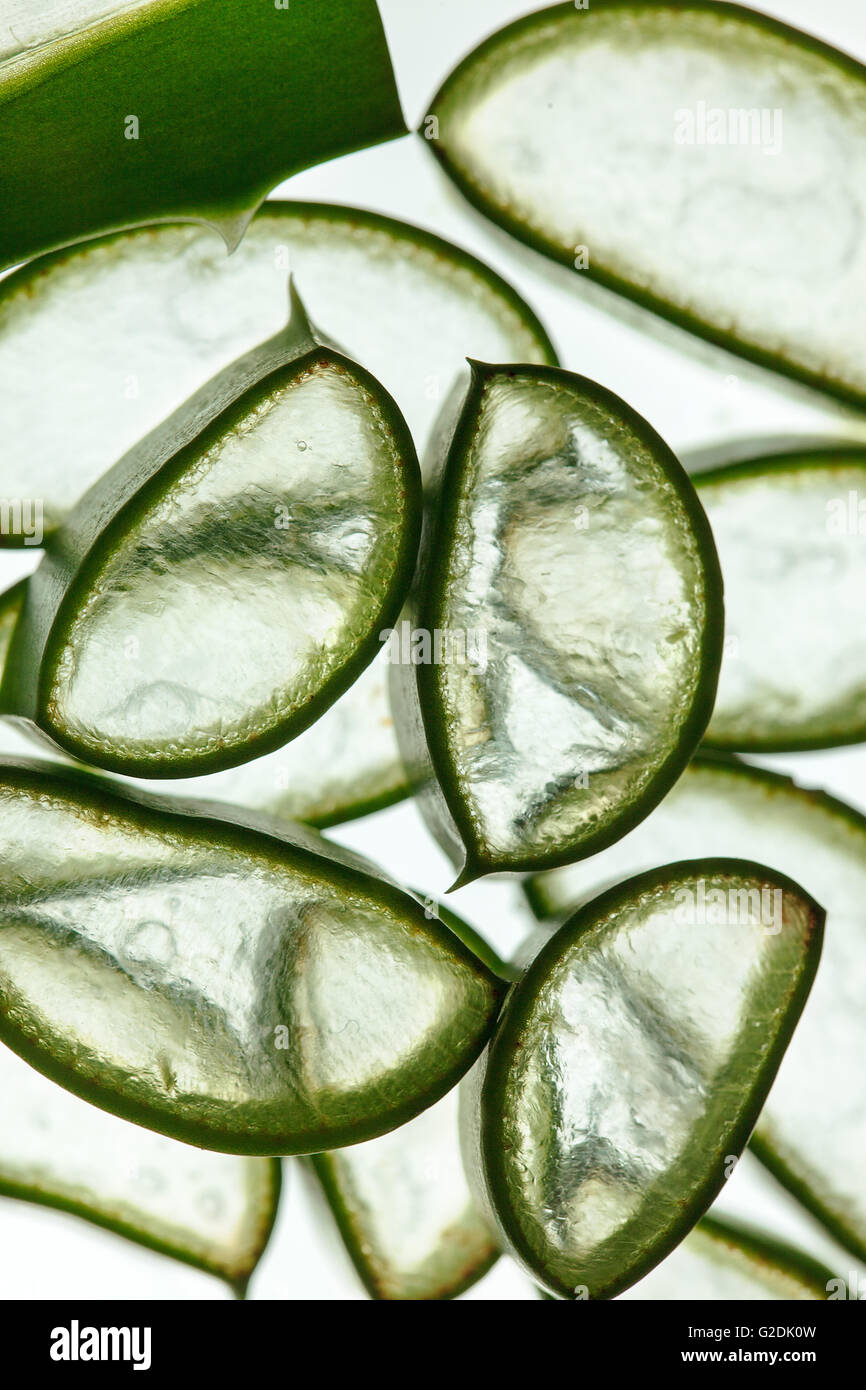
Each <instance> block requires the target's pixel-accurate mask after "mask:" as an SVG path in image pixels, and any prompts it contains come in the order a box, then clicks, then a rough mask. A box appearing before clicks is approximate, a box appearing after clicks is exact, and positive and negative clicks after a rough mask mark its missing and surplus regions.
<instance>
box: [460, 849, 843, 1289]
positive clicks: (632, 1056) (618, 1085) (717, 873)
mask: <svg viewBox="0 0 866 1390" xmlns="http://www.w3.org/2000/svg"><path fill="white" fill-rule="evenodd" d="M766 902H769V903H770V904H771V905H772V908H773V916H772V918H767V919H766V920H765V918H764V905H765V903H766ZM823 923H824V914H823V911H822V909H821V908H819V907H818V906H817V904H816V903H815V902H814V901H813V900H812V899H811V898H808V897H807V896H806V895H805V894H804V893H803V891H802V890H801V889H799V888H798V887H797V886H796V885H795V884H793V883H792V882H791V881H790V880H788V879H783V878H781V877H780V876H778V875H776V874H775V873H773V872H771V871H769V870H765V869H763V868H762V867H761V866H759V865H757V864H750V863H748V862H746V861H744V860H734V859H724V860H722V859H717V860H695V861H690V862H688V863H683V864H674V865H668V866H667V867H665V868H663V869H657V870H655V871H653V872H651V873H649V874H645V875H642V876H640V877H638V878H635V879H631V880H629V881H628V882H627V883H626V884H623V885H621V886H620V887H619V888H616V889H613V890H611V891H610V892H609V893H606V894H604V895H603V896H602V897H600V898H597V899H595V901H594V902H592V903H590V904H589V905H588V906H587V907H585V908H583V909H581V910H580V911H579V912H578V913H577V914H576V915H575V916H574V917H572V918H570V919H569V921H568V922H567V923H566V924H565V925H564V926H563V927H562V928H561V929H560V930H559V931H558V932H557V933H556V934H555V935H554V936H553V937H552V939H551V940H550V941H549V942H548V944H547V945H546V946H544V947H543V948H542V950H541V951H540V952H539V954H538V955H537V956H536V958H535V960H534V961H533V963H532V964H531V965H530V967H529V969H528V970H527V972H526V974H525V975H524V976H523V978H522V980H520V981H519V982H518V983H517V984H516V985H515V986H514V987H513V989H512V990H511V992H510V994H509V996H508V999H507V1001H506V1005H505V1008H504V1010H503V1013H502V1016H501V1018H500V1021H499V1024H498V1025H497V1028H496V1030H495V1032H494V1035H493V1039H492V1041H491V1043H490V1045H489V1047H488V1048H487V1050H486V1052H485V1054H484V1058H483V1059H482V1061H481V1062H480V1063H479V1065H478V1067H477V1068H476V1069H475V1072H474V1073H473V1078H472V1084H471V1088H470V1089H471V1099H470V1101H469V1103H468V1104H467V1107H466V1112H467V1113H466V1120H467V1158H468V1160H469V1162H470V1163H471V1165H472V1168H471V1177H472V1179H473V1184H474V1187H475V1189H476V1192H477V1195H478V1197H479V1199H480V1200H483V1202H484V1203H485V1207H486V1209H487V1211H488V1212H489V1213H490V1214H491V1216H492V1217H493V1218H495V1219H496V1221H497V1224H498V1229H499V1231H500V1234H501V1236H502V1238H503V1241H504V1242H505V1244H506V1246H507V1248H509V1249H510V1250H511V1252H512V1253H513V1254H514V1255H515V1256H516V1257H517V1258H518V1259H519V1260H520V1261H521V1263H522V1264H523V1265H524V1267H525V1268H526V1269H527V1270H528V1272H529V1273H530V1274H531V1275H532V1276H533V1277H534V1278H536V1279H537V1280H539V1282H541V1283H542V1284H543V1285H545V1287H547V1288H548V1289H550V1290H551V1291H552V1292H554V1293H557V1294H559V1295H561V1296H563V1297H566V1298H573V1297H589V1298H594V1299H598V1298H613V1297H615V1296H616V1294H618V1293H621V1292H622V1291H623V1290H624V1289H626V1288H627V1287H628V1286H629V1285H630V1284H632V1283H634V1282H635V1280H636V1279H638V1278H640V1277H641V1275H643V1274H645V1273H648V1271H649V1270H650V1269H652V1267H653V1266H654V1265H655V1264H657V1263H658V1261H659V1260H660V1259H662V1258H663V1257H664V1256H665V1255H666V1254H667V1253H668V1252H669V1251H670V1250H671V1249H673V1247H674V1246H675V1245H676V1244H677V1243H678V1241H679V1240H681V1239H682V1237H683V1236H684V1235H685V1234H686V1233H687V1232H688V1230H689V1229H690V1228H691V1226H693V1225H694V1223H695V1222H696V1221H697V1220H698V1218H699V1217H701V1216H702V1215H703V1213H704V1212H705V1211H706V1209H707V1207H708V1206H709V1205H710V1203H711V1201H712V1200H713V1198H714V1197H715V1196H716V1194H717V1193H718V1191H719V1190H720V1188H721V1187H722V1185H723V1183H724V1180H725V1176H726V1160H727V1159H729V1158H730V1157H731V1156H734V1155H738V1154H739V1153H740V1151H741V1149H742V1148H743V1147H744V1146H745V1144H746V1142H747V1140H748V1138H749V1134H750V1132H751V1129H752V1127H753V1125H754V1123H755V1120H756V1119H757V1117H758V1114H759V1112H760V1109H761V1106H762V1104H763V1101H764V1099H765V1097H766V1094H767V1091H768V1090H769V1087H770V1084H771V1082H772V1079H773V1076H774V1075H775V1072H776V1069H777V1067H778V1065H779V1062H780V1060H781V1058H782V1055H783V1053H784V1051H785V1047H786V1046H787V1043H788V1041H789V1039H790V1036H791V1033H792V1031H793V1029H794V1026H795V1024H796V1021H797V1019H798V1017H799V1014H800V1011H801V1009H802V1007H803V1004H804V1003H805V1000H806V997H807V995H808V993H809V988H810V986H811V983H812V979H813V977H814V974H815V970H816V967H817V964H818V957H819V954H820V949H821V935H822V930H823Z"/></svg>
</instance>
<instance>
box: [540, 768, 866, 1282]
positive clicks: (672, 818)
mask: <svg viewBox="0 0 866 1390" xmlns="http://www.w3.org/2000/svg"><path fill="white" fill-rule="evenodd" d="M747 854H757V855H759V856H760V858H761V859H762V860H763V861H764V862H765V863H767V864H771V865H772V866H773V868H774V869H778V870H780V871H781V872H782V873H787V874H790V875H793V874H797V875H798V876H799V877H800V878H802V879H803V881H804V882H805V885H806V887H807V888H808V889H809V891H810V892H811V893H814V894H815V896H816V897H818V898H819V899H820V901H821V902H822V903H823V904H825V906H826V909H827V914H828V924H827V932H826V935H825V939H824V951H823V956H822V960H821V969H820V970H819V972H818V978H817V980H816V982H815V988H814V990H813V991H812V995H811V997H810V999H809V1003H808V1004H807V1006H806V1009H805V1012H804V1014H803V1018H802V1020H801V1022H800V1025H799V1027H798V1028H797V1031H796V1033H795V1035H794V1038H793V1041H792V1043H791V1046H790V1048H789V1051H788V1053H787V1055H786V1057H785V1060H784V1062H783V1063H782V1066H781V1069H780V1071H779V1075H778V1078H777V1080H776V1082H775V1084H774V1086H773V1089H772V1091H771V1092H770V1096H769V1099H768V1101H767V1103H766V1105H765V1107H764V1111H763V1113H762V1115H761V1118H760V1121H759V1123H758V1128H757V1132H756V1135H755V1138H754V1139H753V1140H752V1147H753V1148H754V1149H755V1150H756V1152H757V1153H758V1155H759V1157H760V1158H761V1159H763V1161H764V1162H765V1163H766V1164H767V1166H768V1167H770V1168H771V1169H772V1170H773V1172H774V1173H775V1174H776V1176H777V1177H778V1178H780V1179H781V1181H782V1182H784V1183H785V1184H786V1186H788V1187H789V1188H790V1189H791V1190H792V1191H793V1192H794V1194H795V1195H796V1196H797V1197H798V1198H799V1199H800V1200H801V1201H802V1202H803V1203H804V1205H805V1206H807V1207H809V1209H810V1210H811V1211H812V1212H814V1214H815V1215H816V1216H817V1217H818V1218H819V1220H821V1221H823V1222H824V1224H825V1225H826V1226H827V1227H828V1228H829V1229H830V1231H832V1233H833V1235H834V1236H835V1237H836V1238H837V1240H839V1241H840V1243H841V1244H842V1245H844V1246H846V1247H847V1248H848V1249H849V1250H851V1251H852V1252H853V1253H854V1254H855V1255H857V1256H858V1258H860V1259H864V1260H866V1187H864V1183H863V1168H864V1161H866V1083H864V1078H863V1066H862V1057H863V1054H864V1051H866V1024H864V1015H863V996H864V991H866V906H864V904H866V818H864V817H863V816H862V815H860V813H859V812H858V811H855V810H854V809H853V808H852V807H851V806H846V805H845V803H844V802H841V801H837V800H836V799H835V798H833V797H831V796H827V795H826V794H825V793H823V792H813V791H804V790H803V789H802V788H800V787H798V786H797V785H796V784H795V783H794V782H792V781H790V780H789V779H788V778H787V777H780V776H777V775H776V774H775V773H772V772H765V771H763V770H762V769H759V768H754V767H747V766H746V765H745V764H743V763H737V762H735V761H733V760H732V759H722V758H712V759H711V758H708V757H707V758H697V759H695V761H694V762H693V763H692V764H691V765H690V766H689V767H688V768H687V769H686V771H685V773H684V774H683V776H682V778H681V779H680V781H679V782H678V783H677V785H676V786H675V787H674V789H673V791H672V792H671V793H670V794H669V796H667V797H666V799H665V800H664V801H663V802H662V804H661V806H659V807H658V809H657V810H655V811H654V812H653V814H652V815H651V816H650V817H648V819H647V820H645V821H644V822H643V824H642V825H640V826H638V828H637V829H636V830H634V831H633V832H632V833H631V834H630V835H628V836H626V838H625V839H624V840H621V841H620V843H619V844H618V845H614V846H613V847H612V848H611V849H609V850H606V851H605V852H604V853H603V854H601V855H599V856H598V858H597V859H594V860H593V861H592V862H591V863H587V864H580V865H578V864H576V865H574V866H573V867H571V868H568V869H557V870H556V871H554V872H553V873H549V874H540V875H538V876H537V877H535V878H533V879H531V880H529V883H528V885H527V888H528V893H529V898H530V902H531V904H532V906H533V909H534V910H535V911H536V913H538V914H539V915H540V916H542V917H554V918H561V917H562V916H564V915H566V914H569V913H571V912H573V911H574V909H575V908H576V907H577V906H578V905H579V904H580V903H582V902H585V901H586V900H587V899H588V898H590V897H592V895H593V894H595V893H597V892H599V891H600V889H601V888H602V887H605V886H607V885H609V884H612V883H617V882H621V881H622V880H623V879H625V878H628V877H629V876H630V875H631V874H635V873H638V872H639V871H641V870H644V869H646V868H648V867H649V866H650V865H652V864H658V863H660V862H663V861H665V860H667V859H671V858H679V857H680V856H682V855H686V856H695V857H698V856H705V855H733V856H737V857H739V856H744V855H747Z"/></svg>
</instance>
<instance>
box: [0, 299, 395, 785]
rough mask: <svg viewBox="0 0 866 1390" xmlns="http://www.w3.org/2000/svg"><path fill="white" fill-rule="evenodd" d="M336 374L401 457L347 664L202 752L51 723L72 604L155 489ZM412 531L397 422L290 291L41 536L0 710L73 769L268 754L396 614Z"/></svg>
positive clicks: (388, 402) (388, 403) (349, 673)
mask: <svg viewBox="0 0 866 1390" xmlns="http://www.w3.org/2000/svg"><path fill="white" fill-rule="evenodd" d="M322 362H326V363H328V364H332V365H334V366H336V367H337V368H338V369H339V370H344V371H346V372H347V373H348V374H350V375H351V376H353V377H354V378H355V380H356V381H358V382H359V383H360V385H361V386H362V387H363V388H364V389H365V390H366V391H367V392H369V394H370V395H371V396H372V397H373V398H374V399H375V400H376V402H377V404H378V406H379V408H380V410H381V412H382V416H383V418H384V420H385V421H386V424H387V429H388V431H389V433H390V435H391V437H392V439H393V440H394V442H395V446H396V449H397V451H398V454H399V457H400V459H401V461H402V473H401V488H402V498H401V501H402V506H403V509H404V525H403V528H402V532H401V542H400V548H399V552H398V554H397V555H396V557H395V562H394V564H393V571H392V574H391V578H390V581H389V583H388V586H387V592H386V593H385V594H384V597H383V601H382V603H381V606H380V610H379V613H378V614H377V615H376V616H375V620H374V621H373V622H372V623H371V624H370V626H369V629H368V631H367V632H366V633H365V634H363V636H362V637H361V638H360V640H359V641H358V644H357V647H356V649H355V651H354V652H353V654H352V655H351V657H350V658H349V659H348V660H347V661H346V662H345V663H344V664H343V665H342V666H341V667H340V668H339V669H338V670H336V671H334V672H333V673H332V675H331V676H330V678H329V679H327V680H326V681H325V682H324V684H323V685H322V686H321V688H320V689H318V690H317V691H316V692H315V693H314V694H313V696H312V697H311V698H310V699H309V700H308V701H307V703H306V704H304V705H302V706H300V707H297V708H296V709H295V710H294V711H292V712H291V713H290V715H289V716H288V717H287V718H285V719H283V720H281V721H280V722H279V723H278V724H275V725H272V727H271V728H270V729H268V730H266V731H264V732H260V733H254V734H253V735H252V736H250V737H249V738H248V739H246V740H244V741H243V742H237V741H236V742H235V743H234V744H233V745H231V744H229V743H228V741H227V742H226V746H224V747H221V748H220V747H218V748H215V749H214V750H212V751H208V752H205V753H201V752H196V751H195V750H187V751H183V750H178V752H177V754H176V755H175V756H172V757H171V758H170V759H162V760H156V761H154V760H151V759H138V758H136V757H135V756H127V755H123V756H118V755H113V754H112V753H111V751H110V750H105V749H103V748H100V747H98V746H97V745H96V743H95V742H88V743H83V742H79V740H78V739H77V738H76V737H74V736H73V735H72V734H71V733H70V731H69V730H67V729H64V728H60V727H58V725H57V723H56V722H55V721H54V720H52V718H51V715H50V713H49V711H48V708H47V704H48V701H49V698H50V691H51V688H52V685H53V681H54V676H55V674H56V663H57V661H58V659H59V654H60V652H61V651H62V649H63V646H64V643H65V641H66V638H67V635H68V624H69V623H71V622H73V621H74V619H75V615H76V613H77V611H78V608H79V605H80V602H81V599H82V596H84V595H86V594H87V593H88V592H89V589H90V586H91V584H92V583H93V581H94V579H95V576H96V575H97V574H98V572H99V567H100V565H101V564H102V563H103V560H104V557H105V556H106V555H107V554H110V553H111V552H112V551H113V549H114V547H115V546H116V545H119V544H120V543H121V541H122V538H123V537H124V536H125V535H126V534H127V533H128V531H129V528H130V527H132V526H134V525H135V524H136V521H137V520H139V519H140V518H142V516H144V515H145V514H146V513H147V511H148V509H149V508H150V507H151V506H152V505H153V504H154V502H155V501H156V500H157V499H159V497H160V496H161V495H162V493H163V490H164V489H165V488H166V487H167V486H170V485H171V483H172V482H173V481H174V480H175V479H177V478H178V477H179V476H181V475H182V474H183V473H184V471H185V470H186V469H187V468H188V467H189V466H190V464H191V463H192V462H194V461H195V459H196V458H197V457H200V456H201V455H202V454H203V453H205V452H206V450H207V449H208V448H209V447H211V446H213V445H215V444H217V443H218V442H219V440H220V439H221V438H222V437H224V435H225V434H226V432H227V431H229V430H231V428H232V426H233V424H234V423H235V422H236V421H238V420H240V419H242V418H243V417H244V416H248V415H249V413H250V411H251V410H252V409H253V408H255V406H256V405H257V403H258V402H260V401H264V400H265V399H266V397H267V395H268V392H269V391H270V390H271V389H272V388H273V387H274V386H277V385H283V384H285V383H288V382H292V381H294V380H297V379H298V378H300V377H302V376H303V375H304V373H305V372H307V371H309V369H310V368H311V367H314V366H316V365H317V364H318V363H322ZM420 526H421V481H420V471H419V468H418V461H417V456H416V454H415V449H414V445H413V443H412V440H411V437H410V435H409V431H408V429H407V427H406V424H405V421H404V420H403V417H402V415H401V414H400V412H399V410H398V409H397V406H396V405H395V403H394V402H393V401H392V399H391V398H390V396H388V394H387V392H385V391H384V390H383V388H382V387H381V386H380V385H379V383H378V382H376V381H375V380H374V379H373V378H372V377H370V376H369V374H368V373H366V372H365V371H364V369H363V368H361V367H358V366H357V365H356V364H355V363H351V362H349V360H348V359H347V358H345V357H343V356H342V354H340V353H339V352H337V351H336V350H334V349H331V348H326V347H324V346H323V345H322V343H321V341H320V340H319V339H318V338H317V337H316V335H315V333H314V331H313V329H312V328H311V326H310V323H309V321H308V319H307V317H306V313H305V311H304V308H303V305H302V304H301V302H300V300H299V298H298V296H297V294H296V293H295V292H294V290H293V291H292V316H291V320H290V322H289V325H288V327H287V328H286V329H285V330H284V332H282V333H280V334H278V335H276V337H274V338H272V339H270V340H269V341H268V342H267V343H264V344H262V345H261V346H260V347H258V348H256V349H254V350H253V351H252V352H250V353H248V354H247V355H246V356H245V357H243V358H241V359H240V360H239V361H238V362H236V363H233V364H232V365H231V366H230V367H228V368H226V369H225V370H224V371H223V372H220V373H219V374H218V375H217V376H216V377H215V378H214V379H213V380H212V381H211V382H209V383H208V384H207V385H206V386H205V387H203V388H202V389H201V390H200V391H199V392H197V393H196V395H194V396H193V397H192V398H191V399H190V400H189V401H188V402H187V403H186V404H185V405H184V406H182V407H181V408H180V410H178V411H176V412H175V414H174V415H173V416H171V417H170V419H169V420H167V421H166V422H165V423H164V424H163V425H162V426H160V427H159V428H158V429H156V430H154V431H153V432H152V433H151V434H150V435H148V436H147V438H146V439H144V440H142V441H141V443H140V444H138V445H137V446H136V447H135V448H133V449H132V450H131V451H130V452H129V453H128V454H127V455H126V456H125V457H124V458H122V459H121V460H120V461H119V462H118V463H117V464H116V465H115V466H114V467H113V468H112V469H110V470H109V472H108V473H106V474H104V475H103V477H102V478H101V479H100V480H99V481H98V482H97V483H95V484H94V486H93V487H92V488H91V489H90V490H89V491H88V492H87V493H86V494H85V496H84V497H83V498H82V499H81V500H80V502H79V503H78V504H77V506H76V507H75V508H74V509H73V511H72V513H71V514H70V516H69V517H68V519H67V522H66V524H65V525H64V526H63V527H62V528H61V530H60V531H58V532H56V533H55V534H54V536H53V538H51V540H50V542H49V544H48V546H47V548H46V551H45V555H44V558H43V560H42V563H41V565H40V566H39V568H38V569H37V571H36V573H35V574H34V575H33V576H31V578H30V580H29V581H28V584H27V589H26V595H25V600H24V604H23V607H22V611H21V614H20V617H19V620H18V622H17V623H16V625H15V629H14V634H13V637H12V640H11V642H10V645H9V649H8V652H7V661H6V667H5V671H4V673H3V682H2V685H0V713H3V714H6V715H8V716H11V717H13V718H17V719H23V720H26V721H29V722H30V723H31V724H33V725H35V726H36V728H37V729H38V730H39V731H40V732H41V733H42V734H44V735H45V736H46V737H47V738H49V739H51V740H52V741H53V742H54V743H55V744H56V745H57V746H58V747H60V748H62V749H63V750H64V751H65V752H67V753H69V754H71V755H72V756H73V757H75V758H78V759H80V761H82V762H85V763H89V764H92V765H96V766H99V767H101V768H103V769H105V770H106V771H112V772H118V773H125V774H127V775H129V776H132V777H156V778H171V777H182V776H196V775H198V774H201V773H207V772H217V771H220V770H222V769H223V768H228V767H233V766H237V765H238V764H239V763H243V762H247V761H249V760H250V759H251V758H254V757H258V756H260V755H261V754H264V753H269V752H271V751H273V750H274V749H276V748H279V747H280V746H281V745H283V744H285V743H286V742H287V741H288V740H289V739H290V738H293V737H294V736H295V735H296V734H299V733H301V732H302V731H303V730H304V729H305V728H307V727H309V725H310V724H312V723H313V722H314V720H316V719H317V718H318V717H319V715H320V714H323V713H324V712H325V710H326V709H327V708H328V707H329V706H330V705H331V704H333V702H334V701H335V700H336V699H337V697H338V696H339V695H341V694H342V693H343V692H344V691H345V690H347V689H348V687H349V686H350V685H351V684H352V683H353V681H354V680H355V679H356V678H357V676H358V675H360V673H361V671H362V670H363V669H364V668H365V667H366V666H367V665H368V664H369V663H370V662H371V661H372V660H373V658H374V657H375V656H376V654H377V652H378V651H379V648H380V638H379V633H380V631H381V630H382V629H383V628H385V627H387V626H388V625H390V624H391V623H392V622H393V621H394V620H395V619H396V617H397V615H398V613H399V611H400V607H401V605H402V602H403V599H404V596H405V593H406V589H407V587H408V584H409V582H410V579H411V575H412V571H413V567H414V563H415V557H416V552H417V544H418V536H419V533H420Z"/></svg>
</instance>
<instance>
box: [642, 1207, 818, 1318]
mask: <svg viewBox="0 0 866 1390" xmlns="http://www.w3.org/2000/svg"><path fill="white" fill-rule="evenodd" d="M834 1278H835V1276H834V1275H833V1273H832V1271H831V1270H829V1269H827V1267H826V1266H825V1265H822V1264H820V1263H819V1261H817V1260H814V1259H812V1257H811V1256H810V1255H807V1254H805V1252H804V1251H802V1250H798V1249H797V1248H796V1247H795V1246H793V1245H788V1244H787V1243H786V1242H784V1241H779V1240H775V1239H774V1238H773V1237H772V1236H768V1235H767V1234H766V1233H765V1232H763V1231H756V1230H752V1229H751V1228H749V1227H748V1226H742V1225H740V1224H739V1223H738V1222H734V1221H728V1220H722V1219H720V1218H719V1217H716V1216H705V1217H704V1219H703V1221H699V1222H698V1224H697V1226H696V1227H695V1229H694V1230H693V1231H692V1233H691V1234H690V1235H688V1236H686V1238H685V1240H684V1241H683V1242H682V1244H681V1245H678V1246H677V1248H676V1250H674V1251H672V1253H671V1254H670V1255H668V1257H667V1259H666V1260H664V1261H662V1263H661V1264H660V1265H657V1266H656V1268H655V1269H654V1270H653V1271H652V1272H651V1273H650V1274H648V1275H647V1276H646V1278H645V1279H643V1280H641V1282H640V1283H639V1284H636V1285H633V1286H632V1288H631V1289H629V1290H627V1292H626V1293H625V1294H624V1295H623V1298H624V1299H627V1300H631V1299H651V1300H653V1301H659V1300H667V1299H676V1300H682V1301H684V1302H685V1301H694V1300H701V1301H707V1302H718V1301H723V1300H724V1301H728V1300H735V1301H742V1300H749V1301H754V1300H756V1299H771V1300H784V1301H786V1302H787V1301H791V1300H799V1299H816V1300H819V1301H820V1300H825V1299H827V1298H828V1296H829V1293H830V1289H831V1287H832V1286H833V1282H834Z"/></svg>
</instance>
